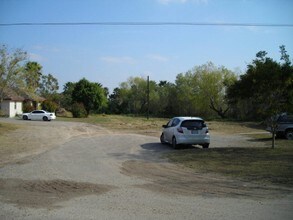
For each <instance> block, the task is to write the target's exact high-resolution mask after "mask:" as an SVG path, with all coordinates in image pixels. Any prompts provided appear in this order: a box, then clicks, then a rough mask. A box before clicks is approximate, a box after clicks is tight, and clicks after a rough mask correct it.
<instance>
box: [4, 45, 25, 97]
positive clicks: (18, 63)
mask: <svg viewBox="0 0 293 220" xmlns="http://www.w3.org/2000/svg"><path fill="white" fill-rule="evenodd" d="M26 59H27V53H26V52H24V51H22V50H20V49H16V50H14V51H9V50H8V48H7V47H6V46H5V45H2V46H0V102H1V101H2V100H3V98H4V91H5V90H6V89H8V88H9V89H12V88H21V87H23V85H24V82H23V76H22V72H23V70H24V67H23V62H24V61H25V60H26Z"/></svg>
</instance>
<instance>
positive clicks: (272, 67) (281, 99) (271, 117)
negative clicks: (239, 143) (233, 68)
mask: <svg viewBox="0 0 293 220" xmlns="http://www.w3.org/2000/svg"><path fill="white" fill-rule="evenodd" d="M280 49H281V60H283V61H285V62H284V63H279V62H277V61H275V60H273V59H272V58H269V57H267V53H266V52H265V51H260V52H258V53H257V54H256V58H255V59H254V60H253V61H252V63H251V64H249V65H248V67H247V71H246V74H244V75H242V76H241V77H240V79H239V80H238V81H237V82H236V83H235V84H233V85H231V86H230V87H229V89H228V93H227V98H228V99H229V100H230V104H231V105H234V108H236V109H238V110H239V111H241V109H239V108H238V106H237V104H238V103H239V102H242V103H246V105H247V106H248V107H247V113H246V118H245V119H258V120H265V119H268V120H267V121H268V122H269V126H270V127H271V129H272V148H274V145H275V132H276V128H277V127H276V115H277V114H280V113H281V112H289V111H290V110H291V109H292V105H293V92H292V91H293V66H292V65H291V62H290V60H289V55H288V54H287V53H286V50H285V47H284V46H281V47H280Z"/></svg>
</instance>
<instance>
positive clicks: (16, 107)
mask: <svg viewBox="0 0 293 220" xmlns="http://www.w3.org/2000/svg"><path fill="white" fill-rule="evenodd" d="M23 101H24V98H23V97H21V96H19V95H17V94H16V92H14V91H13V90H6V91H5V93H4V99H3V101H2V102H1V103H0V111H1V114H3V115H7V116H8V117H15V116H16V115H17V114H22V104H23Z"/></svg>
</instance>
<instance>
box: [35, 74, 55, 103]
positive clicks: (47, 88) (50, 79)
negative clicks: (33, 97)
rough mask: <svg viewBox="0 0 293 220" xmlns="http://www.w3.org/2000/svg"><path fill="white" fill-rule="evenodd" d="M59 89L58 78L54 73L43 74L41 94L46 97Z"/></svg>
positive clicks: (40, 87)
mask: <svg viewBox="0 0 293 220" xmlns="http://www.w3.org/2000/svg"><path fill="white" fill-rule="evenodd" d="M58 89H59V85H58V80H57V79H56V78H55V77H54V76H53V75H52V74H48V75H42V76H41V83H40V86H39V94H40V95H41V96H43V97H45V98H48V97H49V96H50V95H52V94H55V93H57V91H58Z"/></svg>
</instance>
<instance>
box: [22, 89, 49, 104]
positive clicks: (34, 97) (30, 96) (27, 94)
mask: <svg viewBox="0 0 293 220" xmlns="http://www.w3.org/2000/svg"><path fill="white" fill-rule="evenodd" d="M18 93H19V94H20V95H21V96H22V97H23V98H24V100H26V101H36V102H43V101H45V100H46V99H45V98H43V97H41V96H38V95H36V94H34V93H32V92H26V91H19V92H18Z"/></svg>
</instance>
